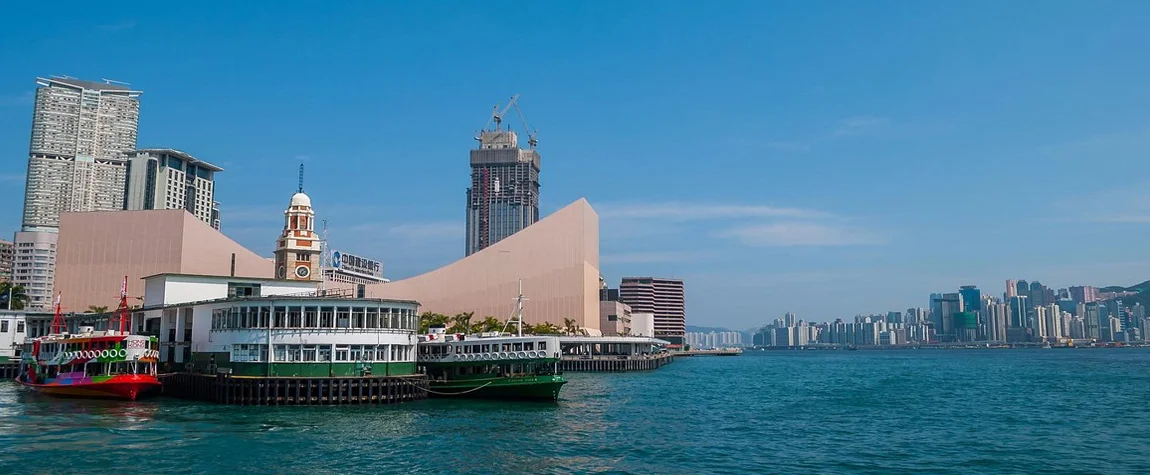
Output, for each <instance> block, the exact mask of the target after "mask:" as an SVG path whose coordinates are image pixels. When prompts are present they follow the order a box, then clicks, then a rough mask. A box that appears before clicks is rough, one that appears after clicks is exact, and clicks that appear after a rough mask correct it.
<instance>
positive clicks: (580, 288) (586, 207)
mask: <svg viewBox="0 0 1150 475" xmlns="http://www.w3.org/2000/svg"><path fill="white" fill-rule="evenodd" d="M519 279H523V295H524V296H525V298H526V299H527V302H525V303H524V310H523V316H524V320H525V321H526V322H527V323H531V324H539V323H543V322H550V323H553V324H555V325H557V326H560V327H562V326H563V320H564V319H565V318H572V319H575V321H576V322H577V325H579V326H580V327H582V328H585V329H587V331H588V333H591V334H593V335H596V336H597V335H599V215H598V214H596V213H595V210H594V209H591V205H590V204H588V203H587V200H586V199H582V198H581V199H579V200H578V201H576V202H574V203H571V204H569V205H567V206H565V207H564V208H563V209H560V210H559V211H556V212H554V213H552V214H551V215H550V216H547V217H546V218H543V219H542V220H540V221H538V222H536V223H534V224H532V225H531V226H528V227H526V228H524V229H523V230H521V231H519V232H517V233H515V234H512V235H511V236H508V237H507V238H505V239H503V240H501V241H499V242H496V243H494V244H492V245H490V246H489V247H487V248H485V249H482V250H480V251H478V252H476V253H474V254H472V255H470V256H467V257H465V258H463V259H460V260H458V261H455V262H453V263H451V264H448V265H446V266H443V267H440V268H439V269H436V270H433V271H431V272H428V273H426V274H422V275H418V276H415V277H412V278H409V279H403V280H399V281H395V282H390V283H383V284H372V285H368V286H367V287H366V293H367V296H368V297H373V298H404V299H410V300H415V301H418V302H419V303H420V311H421V312H435V313H442V314H447V315H454V314H457V313H461V312H475V320H479V319H481V318H483V317H486V316H493V317H496V318H499V319H500V320H505V319H507V317H509V316H510V315H511V313H512V311H513V310H514V309H515V296H516V294H517V293H518V281H519Z"/></svg>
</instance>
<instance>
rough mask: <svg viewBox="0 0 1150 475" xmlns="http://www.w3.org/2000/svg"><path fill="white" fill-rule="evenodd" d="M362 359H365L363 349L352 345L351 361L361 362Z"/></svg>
mask: <svg viewBox="0 0 1150 475" xmlns="http://www.w3.org/2000/svg"><path fill="white" fill-rule="evenodd" d="M361 359H363V347H362V346H360V345H352V347H351V360H352V361H360V360H361Z"/></svg>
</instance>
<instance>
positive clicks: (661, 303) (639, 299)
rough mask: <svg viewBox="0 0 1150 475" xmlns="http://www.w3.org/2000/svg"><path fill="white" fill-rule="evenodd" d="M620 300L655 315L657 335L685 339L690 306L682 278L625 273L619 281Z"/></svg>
mask: <svg viewBox="0 0 1150 475" xmlns="http://www.w3.org/2000/svg"><path fill="white" fill-rule="evenodd" d="M619 300H620V301H622V302H623V303H625V304H627V305H630V306H631V313H632V314H635V313H653V314H654V315H655V338H660V339H663V340H667V341H669V342H671V343H672V344H682V343H683V335H684V334H685V333H686V331H687V310H686V299H685V296H684V289H683V281H682V280H680V279H660V278H657V277H624V278H623V281H622V283H620V284H619Z"/></svg>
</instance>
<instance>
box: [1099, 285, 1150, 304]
mask: <svg viewBox="0 0 1150 475" xmlns="http://www.w3.org/2000/svg"><path fill="white" fill-rule="evenodd" d="M1098 291H1099V292H1138V294H1137V295H1127V296H1125V297H1120V300H1122V305H1123V306H1126V307H1133V306H1134V304H1141V305H1142V306H1143V307H1150V280H1148V281H1146V282H1142V283H1140V284H1135V285H1131V286H1130V287H1122V286H1119V285H1112V286H1109V287H1103V288H1101V289H1098Z"/></svg>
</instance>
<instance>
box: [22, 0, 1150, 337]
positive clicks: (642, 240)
mask: <svg viewBox="0 0 1150 475" xmlns="http://www.w3.org/2000/svg"><path fill="white" fill-rule="evenodd" d="M704 3H706V2H675V1H658V2H655V1H633V2H605V1H604V2H597V1H591V2H578V3H576V2H568V3H561V2H535V3H527V2H509V3H502V2H494V1H491V2H408V3H403V4H395V3H384V2H338V4H334V5H328V4H324V3H323V2H286V1H285V2H277V3H274V4H273V3H271V2H235V3H232V2H206V3H194V4H193V3H181V4H171V5H160V4H155V3H151V2H146V3H137V4H132V3H131V2H124V3H119V4H117V5H116V7H115V8H91V6H92V4H91V3H90V2H83V3H75V4H71V5H69V2H52V3H51V4H32V3H28V2H24V3H19V4H13V5H9V6H6V7H5V14H4V15H3V17H0V65H2V68H0V157H4V158H3V159H2V160H3V163H4V164H5V165H4V166H3V167H2V169H0V200H2V202H3V203H5V204H6V205H7V206H3V207H0V228H3V229H9V230H11V231H15V230H16V228H17V227H18V226H19V221H20V204H21V202H22V197H23V192H22V187H23V180H24V178H23V175H24V173H25V166H26V156H27V151H28V150H27V148H28V134H29V125H30V122H31V108H32V101H31V94H32V91H33V90H34V88H35V81H34V79H35V77H36V76H44V75H52V74H66V75H71V76H75V77H80V78H86V79H97V80H98V79H99V78H110V79H115V80H120V81H128V82H131V83H132V85H133V86H134V87H136V88H138V89H142V90H143V91H144V95H143V96H142V106H141V120H140V141H139V142H140V145H141V146H165V147H174V148H179V149H183V150H186V151H188V152H190V153H192V154H193V155H195V156H197V157H199V158H201V159H204V160H208V161H211V162H214V163H216V164H218V165H221V166H223V167H224V168H225V169H226V171H225V172H223V173H221V174H220V175H219V177H218V185H217V187H218V188H217V190H218V191H217V193H218V199H219V200H220V201H221V202H222V203H223V206H224V210H223V220H224V230H225V232H226V233H227V234H228V235H230V236H232V237H233V238H234V239H236V240H237V241H239V242H241V243H243V244H245V245H247V246H248V247H250V248H252V249H253V250H256V251H258V252H260V253H263V254H270V252H271V248H272V245H273V241H274V239H275V237H276V234H277V231H278V229H279V228H280V227H281V223H280V219H281V218H280V216H282V215H281V211H282V209H283V207H284V206H285V205H286V204H287V200H288V197H289V196H290V195H291V193H292V192H293V191H294V188H295V177H296V167H297V165H298V164H299V163H300V162H303V163H305V164H306V166H307V180H306V181H307V185H306V188H307V191H308V192H309V194H310V195H311V196H312V199H313V202H314V203H315V205H316V208H317V211H318V213H320V215H321V217H323V218H326V219H328V222H329V228H330V236H331V240H332V243H333V246H334V247H337V248H340V249H344V250H347V251H350V252H359V253H361V254H364V255H367V256H370V257H375V258H379V259H382V260H383V261H384V265H385V271H386V273H387V274H388V275H389V277H393V278H402V277H405V276H410V275H414V274H418V273H420V272H423V271H426V270H430V269H432V268H435V267H437V266H439V265H442V264H445V263H448V262H450V261H452V260H454V259H456V258H458V257H460V256H461V255H462V253H463V219H464V218H463V216H464V215H463V206H464V196H465V195H464V190H465V188H466V186H467V183H468V166H467V150H468V149H469V148H470V147H471V146H472V145H473V144H474V141H473V139H472V136H473V134H474V133H475V131H476V130H478V129H479V128H481V127H482V126H483V125H484V123H485V122H486V120H487V117H488V114H489V113H490V110H491V108H492V106H493V105H495V104H496V103H498V102H502V101H505V100H506V99H507V98H508V97H509V96H511V95H512V94H516V93H518V94H521V100H520V102H521V105H522V107H523V110H524V112H525V114H526V115H527V118H528V120H529V121H530V122H531V123H532V125H533V126H534V127H536V128H537V129H538V130H539V137H540V146H539V149H540V152H541V153H542V156H543V172H542V203H543V204H542V208H543V209H542V212H543V213H544V214H546V213H549V212H551V211H554V210H555V209H558V208H559V207H561V206H563V205H564V204H566V203H569V202H571V201H574V200H576V199H578V198H580V197H586V198H587V199H588V200H590V202H591V204H592V206H594V207H595V208H596V209H597V210H598V211H599V213H600V216H601V228H602V232H601V240H602V245H601V247H602V256H601V259H602V270H603V273H604V275H605V276H606V277H607V278H608V280H609V281H611V282H618V279H619V277H621V276H623V275H657V276H675V277H682V278H684V279H686V280H687V298H688V301H689V303H688V323H690V324H695V325H725V326H730V327H735V328H745V327H749V326H751V325H757V324H761V323H764V322H766V321H769V320H770V319H773V318H776V317H778V316H780V315H782V314H783V313H784V312H787V311H793V312H797V313H798V314H799V316H800V317H803V318H807V319H810V320H815V321H824V320H828V319H833V318H835V317H840V316H842V317H849V316H852V315H854V314H856V313H866V312H880V311H887V310H895V309H905V308H906V307H909V306H926V305H927V299H928V294H929V293H930V292H933V291H943V290H950V289H955V288H957V287H958V286H959V285H964V284H972V283H973V284H977V285H980V286H981V287H982V288H984V289H987V290H989V291H992V292H1001V291H1002V288H1003V285H1004V283H1003V281H1004V280H1005V279H1008V278H1026V279H1039V280H1041V281H1043V282H1044V283H1046V284H1048V285H1051V286H1056V287H1064V286H1068V285H1075V284H1083V283H1085V284H1097V285H1110V284H1124V285H1130V284H1134V283H1137V282H1141V281H1143V280H1146V279H1150V246H1147V244H1146V243H1147V240H1146V235H1147V231H1150V180H1148V179H1147V176H1148V172H1150V160H1148V152H1150V112H1148V111H1150V87H1147V85H1148V84H1150V63H1147V62H1146V61H1145V55H1146V51H1148V47H1150V30H1148V29H1147V28H1145V19H1146V18H1150V3H1146V2H1058V1H1050V2H1040V3H1034V2H978V1H965V2H906V1H902V2H881V1H875V2H845V1H844V2H767V1H757V2H711V3H710V4H704ZM46 19H47V20H46Z"/></svg>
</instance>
